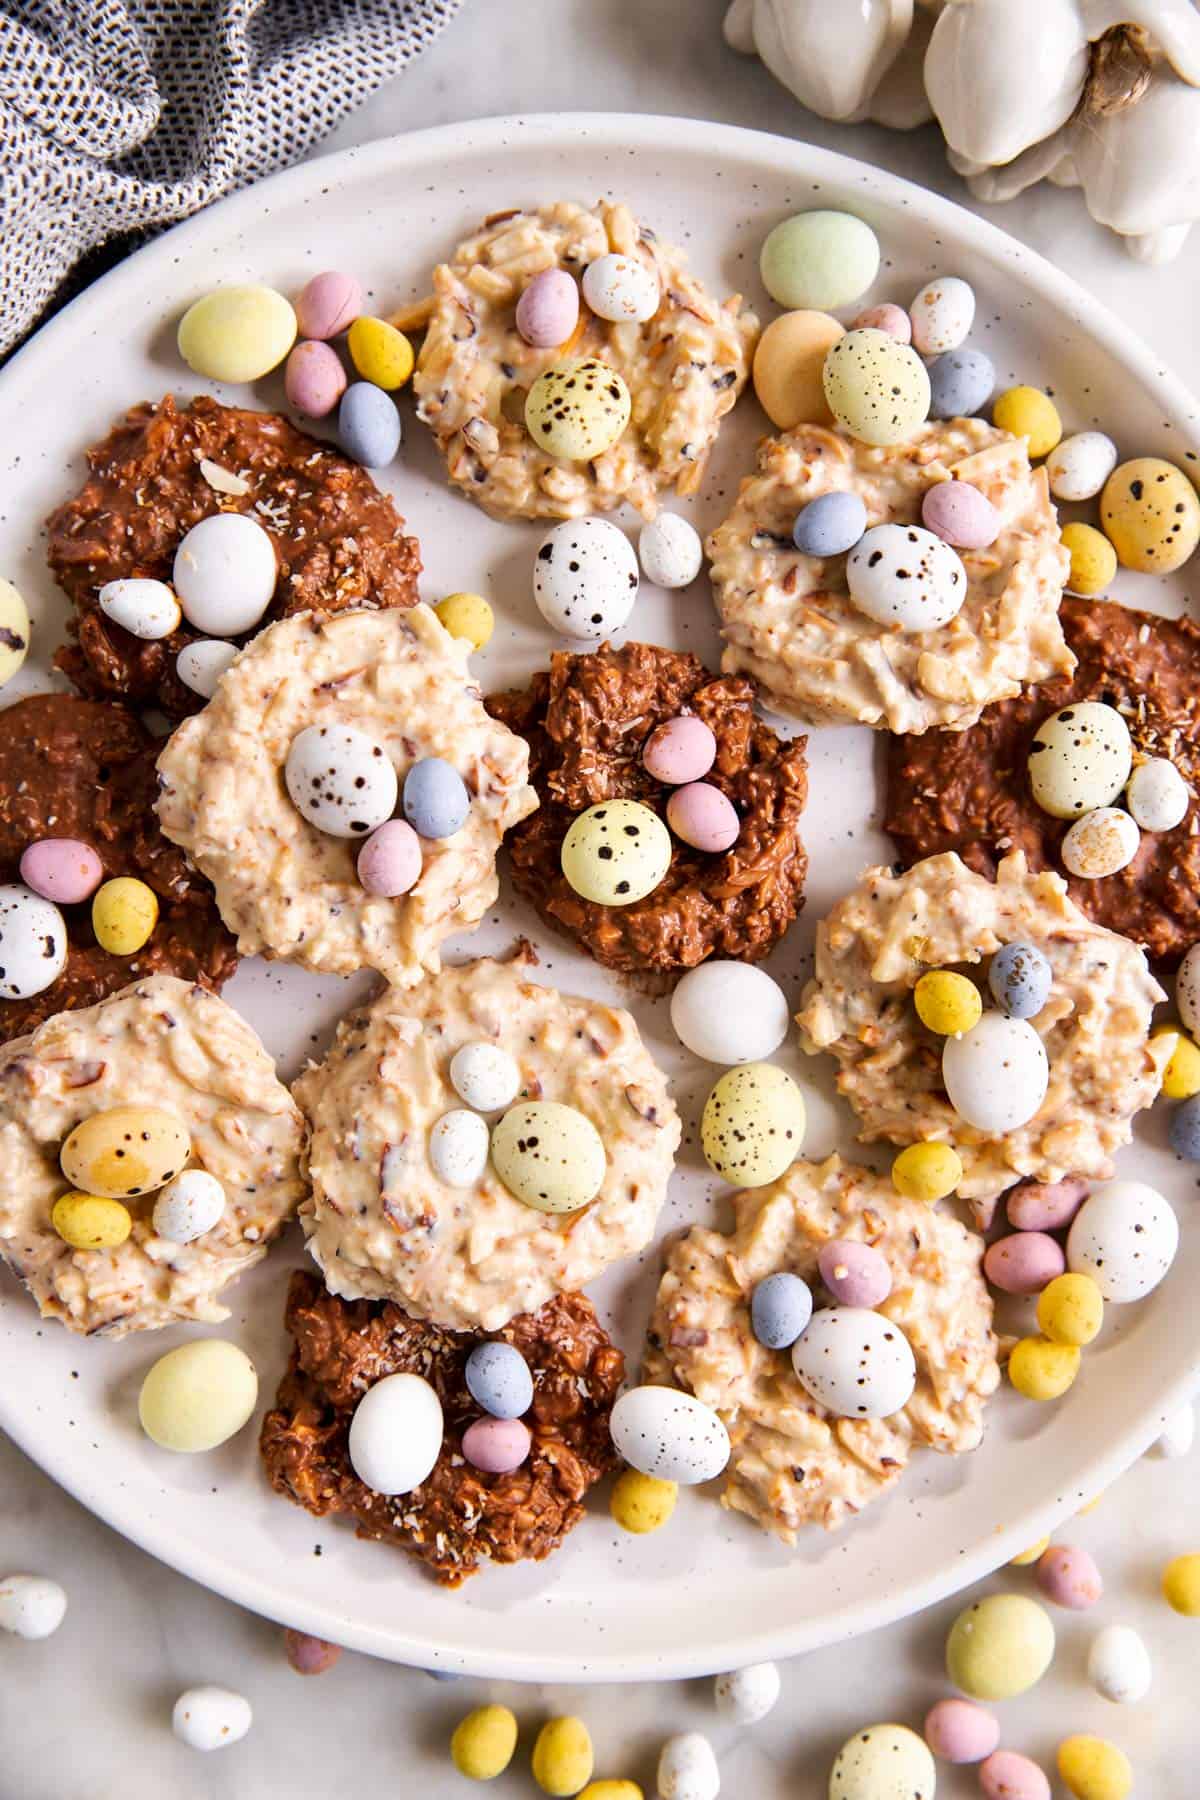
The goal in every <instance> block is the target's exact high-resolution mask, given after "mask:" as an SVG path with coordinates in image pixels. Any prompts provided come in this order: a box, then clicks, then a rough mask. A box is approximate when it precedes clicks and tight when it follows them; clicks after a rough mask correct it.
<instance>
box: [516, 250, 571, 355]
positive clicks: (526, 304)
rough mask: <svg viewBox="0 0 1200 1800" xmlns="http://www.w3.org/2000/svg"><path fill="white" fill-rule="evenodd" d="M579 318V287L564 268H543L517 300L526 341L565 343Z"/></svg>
mask: <svg viewBox="0 0 1200 1800" xmlns="http://www.w3.org/2000/svg"><path fill="white" fill-rule="evenodd" d="M578 319H579V289H578V287H577V286H576V285H575V278H574V276H572V275H568V274H567V271H566V270H565V269H543V270H542V272H541V274H540V275H535V276H534V278H533V280H532V281H531V282H530V283H529V286H528V287H527V288H526V289H525V291H524V292H523V293H522V295H521V298H520V299H519V300H518V301H517V330H518V331H519V332H520V334H521V336H522V337H523V338H524V339H525V342H526V343H527V344H533V345H534V346H535V347H536V348H537V349H540V350H551V349H553V348H554V347H555V346H556V345H558V344H565V343H566V341H567V339H568V338H569V337H570V335H571V333H572V332H573V331H574V329H575V326H576V324H577V322H578Z"/></svg>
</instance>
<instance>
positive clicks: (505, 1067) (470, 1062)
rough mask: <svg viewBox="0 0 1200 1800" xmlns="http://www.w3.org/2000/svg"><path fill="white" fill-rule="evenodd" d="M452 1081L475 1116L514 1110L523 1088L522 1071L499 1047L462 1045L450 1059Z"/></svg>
mask: <svg viewBox="0 0 1200 1800" xmlns="http://www.w3.org/2000/svg"><path fill="white" fill-rule="evenodd" d="M450 1081H451V1085H452V1086H453V1088H454V1091H455V1093H456V1094H457V1095H458V1097H459V1099H460V1100H462V1101H463V1102H464V1104H465V1105H467V1106H473V1107H474V1108H475V1111H476V1112H481V1113H487V1112H499V1111H500V1109H501V1107H504V1106H511V1105H512V1103H513V1101H514V1100H515V1099H516V1097H517V1094H518V1093H519V1092H520V1088H521V1071H520V1069H518V1067H517V1065H516V1063H515V1062H514V1060H513V1058H512V1057H511V1056H510V1055H509V1054H508V1051H507V1050H502V1049H501V1048H500V1046H499V1044H487V1043H483V1042H475V1043H472V1044H463V1045H461V1046H460V1048H459V1049H457V1050H456V1051H455V1052H454V1055H453V1056H452V1057H451V1058H450Z"/></svg>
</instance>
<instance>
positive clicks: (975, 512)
mask: <svg viewBox="0 0 1200 1800" xmlns="http://www.w3.org/2000/svg"><path fill="white" fill-rule="evenodd" d="M921 518H922V520H923V521H924V523H925V525H926V526H927V527H928V529H929V530H930V531H932V532H933V533H934V534H935V536H937V537H940V538H942V539H943V540H944V541H945V542H946V543H947V544H953V545H954V547H955V548H956V549H958V550H986V549H987V547H988V545H989V544H994V543H995V541H996V539H997V538H998V537H999V535H1000V524H1001V520H1000V514H999V513H998V512H997V511H996V508H995V507H994V506H993V505H992V503H991V501H990V500H989V499H988V497H987V495H986V494H985V493H983V491H982V490H981V489H980V488H977V487H972V486H971V483H970V482H969V481H935V482H934V484H933V486H932V487H931V488H926V490H925V497H924V499H923V500H922V502H921Z"/></svg>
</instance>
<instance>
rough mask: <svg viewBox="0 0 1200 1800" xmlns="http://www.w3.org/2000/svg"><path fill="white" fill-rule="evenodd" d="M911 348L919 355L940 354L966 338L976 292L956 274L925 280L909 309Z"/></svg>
mask: <svg viewBox="0 0 1200 1800" xmlns="http://www.w3.org/2000/svg"><path fill="white" fill-rule="evenodd" d="M908 316H909V318H910V319H911V320H912V341H913V347H914V349H917V350H919V351H920V352H921V355H922V356H941V355H942V353H943V352H944V351H946V350H957V349H958V346H959V345H960V344H962V343H965V342H966V339H967V334H968V333H969V332H970V329H971V326H972V325H973V324H974V323H975V294H974V291H973V289H972V288H971V287H970V286H969V285H968V283H967V282H965V281H963V280H961V279H960V277H959V276H957V275H936V276H935V277H934V279H933V280H932V281H927V282H926V283H925V286H924V287H923V288H922V289H921V291H920V293H919V294H918V295H917V297H916V299H915V300H914V301H913V303H912V305H911V306H910V307H909V309H908Z"/></svg>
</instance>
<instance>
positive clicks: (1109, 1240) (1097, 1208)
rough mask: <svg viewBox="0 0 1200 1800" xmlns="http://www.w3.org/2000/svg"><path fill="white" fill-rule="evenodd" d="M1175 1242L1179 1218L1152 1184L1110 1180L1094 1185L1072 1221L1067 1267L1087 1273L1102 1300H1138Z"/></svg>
mask: <svg viewBox="0 0 1200 1800" xmlns="http://www.w3.org/2000/svg"><path fill="white" fill-rule="evenodd" d="M1178 1248H1179V1220H1178V1219H1177V1218H1176V1216H1175V1212H1174V1209H1173V1208H1172V1207H1171V1206H1170V1204H1169V1203H1168V1202H1167V1201H1166V1200H1164V1199H1163V1196H1162V1195H1161V1194H1160V1193H1159V1192H1158V1190H1157V1188H1152V1187H1148V1186H1147V1185H1146V1183H1145V1182H1144V1181H1109V1182H1106V1183H1105V1184H1104V1186H1103V1187H1098V1188H1095V1189H1094V1190H1093V1192H1092V1193H1091V1194H1090V1195H1089V1197H1088V1198H1087V1199H1086V1200H1085V1201H1084V1203H1083V1205H1082V1206H1081V1207H1080V1209H1079V1211H1078V1212H1077V1213H1076V1214H1075V1218H1074V1220H1073V1221H1072V1224H1071V1230H1070V1233H1069V1235H1068V1237H1067V1267H1068V1268H1069V1269H1070V1270H1071V1272H1072V1274H1074V1275H1090V1276H1091V1278H1092V1280H1093V1281H1094V1282H1095V1283H1096V1286H1097V1287H1098V1288H1099V1289H1100V1292H1101V1293H1102V1294H1103V1296H1104V1298H1105V1299H1106V1300H1112V1301H1114V1302H1116V1303H1117V1304H1121V1303H1123V1302H1127V1301H1130V1300H1141V1299H1143V1298H1144V1297H1145V1295H1147V1294H1149V1293H1150V1292H1152V1290H1153V1289H1154V1288H1156V1287H1157V1286H1158V1284H1159V1282H1160V1281H1161V1280H1162V1278H1163V1276H1164V1275H1165V1274H1166V1272H1167V1270H1168V1269H1169V1268H1170V1266H1171V1264H1172V1263H1173V1262H1174V1260H1175V1252H1176V1250H1177V1249H1178Z"/></svg>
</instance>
